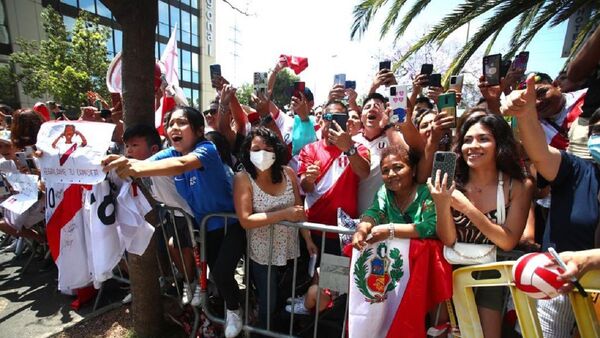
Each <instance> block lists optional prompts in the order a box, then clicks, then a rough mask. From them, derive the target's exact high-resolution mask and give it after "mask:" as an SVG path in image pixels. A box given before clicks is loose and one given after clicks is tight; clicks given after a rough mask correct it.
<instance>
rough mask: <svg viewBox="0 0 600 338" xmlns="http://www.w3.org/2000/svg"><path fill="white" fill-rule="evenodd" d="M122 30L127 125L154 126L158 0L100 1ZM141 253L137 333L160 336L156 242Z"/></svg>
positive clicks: (136, 271)
mask: <svg viewBox="0 0 600 338" xmlns="http://www.w3.org/2000/svg"><path fill="white" fill-rule="evenodd" d="M101 2H102V3H103V4H104V5H106V7H108V8H109V9H110V10H111V12H112V14H113V16H114V17H115V19H116V20H117V22H118V23H119V24H120V25H121V29H122V30H123V46H122V53H121V58H122V59H121V60H122V68H121V71H122V73H121V76H122V79H123V113H124V122H125V126H126V127H127V126H133V125H136V124H140V123H142V124H148V125H152V126H154V85H153V80H154V62H155V59H154V45H155V31H156V24H157V22H158V0H128V1H122V0H101ZM155 237H156V236H154V237H153V239H152V241H151V242H150V245H149V246H148V248H147V249H146V252H145V253H144V254H143V255H142V256H138V255H133V254H129V277H130V280H131V293H132V296H133V304H132V313H133V323H134V330H135V333H136V334H137V335H138V336H140V337H158V336H159V335H160V330H161V328H162V323H163V315H162V304H161V297H160V286H159V283H158V266H157V262H156V255H155V253H156V242H155Z"/></svg>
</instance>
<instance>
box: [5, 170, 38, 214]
mask: <svg viewBox="0 0 600 338" xmlns="http://www.w3.org/2000/svg"><path fill="white" fill-rule="evenodd" d="M5 177H6V180H7V181H8V183H9V184H10V185H11V186H12V188H13V189H14V190H15V191H18V192H19V193H18V194H15V195H12V196H10V197H9V198H7V199H6V200H5V201H4V202H2V204H0V206H1V207H3V208H5V209H8V210H10V211H12V212H13V213H15V214H16V215H21V214H23V213H24V212H25V211H27V210H28V209H29V208H31V206H32V205H33V204H34V203H35V202H37V200H38V188H37V182H38V177H37V175H27V174H20V173H6V175H5Z"/></svg>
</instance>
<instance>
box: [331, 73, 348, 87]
mask: <svg viewBox="0 0 600 338" xmlns="http://www.w3.org/2000/svg"><path fill="white" fill-rule="evenodd" d="M345 84H346V74H335V75H334V76H333V85H334V86H335V85H342V86H343V85H345Z"/></svg>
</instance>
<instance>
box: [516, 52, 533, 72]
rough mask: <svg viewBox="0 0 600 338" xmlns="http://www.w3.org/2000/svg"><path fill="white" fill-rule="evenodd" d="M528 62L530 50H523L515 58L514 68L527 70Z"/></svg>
mask: <svg viewBox="0 0 600 338" xmlns="http://www.w3.org/2000/svg"><path fill="white" fill-rule="evenodd" d="M527 62H529V52H521V53H519V55H517V57H516V58H515V61H514V62H513V68H515V69H522V70H526V69H527Z"/></svg>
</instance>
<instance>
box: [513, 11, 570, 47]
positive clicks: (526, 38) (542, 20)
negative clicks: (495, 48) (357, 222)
mask: <svg viewBox="0 0 600 338" xmlns="http://www.w3.org/2000/svg"><path fill="white" fill-rule="evenodd" d="M565 6H566V5H565V4H564V3H563V2H562V1H552V2H549V3H547V4H546V5H545V6H544V7H543V8H542V10H541V12H540V13H539V14H538V15H537V16H536V18H535V20H534V22H533V24H531V25H530V26H529V29H528V30H527V32H526V33H525V34H524V35H523V36H521V38H520V39H519V41H517V43H516V44H515V45H512V46H511V47H510V49H509V51H508V53H507V54H508V55H514V54H515V53H516V52H517V50H519V48H521V49H524V48H526V47H527V45H529V43H530V42H531V40H532V39H533V37H534V36H535V35H536V34H537V33H538V32H539V31H540V30H541V29H542V28H543V27H544V25H545V24H546V23H548V22H550V20H551V19H552V17H553V16H554V15H555V14H556V13H557V12H558V11H559V10H560V9H561V8H563V7H565Z"/></svg>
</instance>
